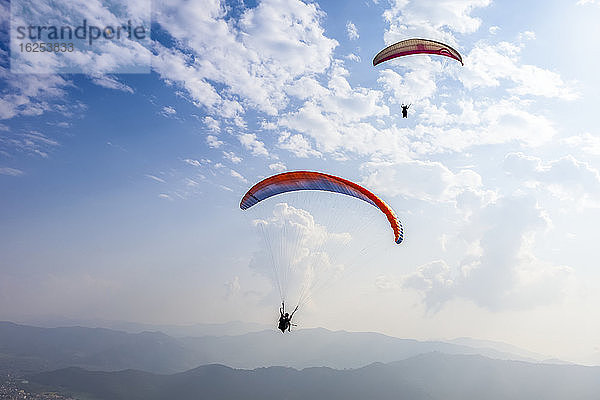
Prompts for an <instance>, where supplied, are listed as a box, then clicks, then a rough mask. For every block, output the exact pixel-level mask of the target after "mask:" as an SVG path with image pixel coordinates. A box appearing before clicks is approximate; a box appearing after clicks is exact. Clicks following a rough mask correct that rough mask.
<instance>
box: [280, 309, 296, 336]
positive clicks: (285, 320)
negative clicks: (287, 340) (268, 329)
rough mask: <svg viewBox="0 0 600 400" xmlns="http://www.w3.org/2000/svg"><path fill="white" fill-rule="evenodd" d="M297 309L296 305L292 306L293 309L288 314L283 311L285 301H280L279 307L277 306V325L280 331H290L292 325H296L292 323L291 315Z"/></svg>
mask: <svg viewBox="0 0 600 400" xmlns="http://www.w3.org/2000/svg"><path fill="white" fill-rule="evenodd" d="M297 310H298V306H296V308H294V311H292V314H291V315H290V314H288V313H286V312H285V303H284V302H281V307H279V325H278V326H277V327H278V328H279V329H280V330H281V332H283V333H285V330H286V329H287V331H288V332H291V329H292V326H296V325H294V324H292V317H293V316H294V313H295V312H296V311H297Z"/></svg>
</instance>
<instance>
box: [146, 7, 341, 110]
mask: <svg viewBox="0 0 600 400" xmlns="http://www.w3.org/2000/svg"><path fill="white" fill-rule="evenodd" d="M226 14H227V10H226V9H225V7H224V6H223V5H222V4H221V3H219V2H216V1H213V2H209V1H203V2H187V1H179V0H170V1H167V2H162V3H161V6H160V7H159V10H158V11H157V13H156V15H157V21H158V22H159V23H160V24H161V26H162V27H164V28H165V29H167V30H168V31H169V33H170V34H171V35H173V36H174V37H175V38H176V39H177V40H178V41H180V43H182V45H183V47H185V48H186V50H187V52H188V53H189V52H190V51H191V52H192V53H194V54H195V57H190V56H188V55H185V54H184V53H183V51H180V50H174V49H165V48H162V47H160V46H159V47H158V51H159V54H158V56H157V57H156V62H155V66H156V69H157V71H158V72H159V73H160V74H161V76H162V77H163V78H164V79H167V80H171V81H176V82H178V83H179V84H180V85H182V86H183V87H185V88H186V90H187V91H188V92H189V93H190V95H191V96H192V98H193V99H194V101H195V102H197V103H198V104H199V105H203V106H205V107H207V108H208V110H209V112H211V113H213V114H215V115H220V116H224V117H226V118H233V117H235V116H236V115H239V114H241V113H243V108H242V106H241V105H240V102H243V103H245V104H248V105H250V106H252V107H254V108H256V109H258V110H260V111H262V112H265V113H267V114H270V115H275V114H276V113H277V112H278V111H279V110H281V109H282V108H283V107H285V106H286V104H287V102H288V99H287V97H286V95H285V87H286V86H287V85H289V84H290V83H291V82H293V81H295V80H297V79H301V78H302V77H303V76H310V75H312V74H315V73H322V72H323V71H325V69H326V68H327V67H328V66H329V63H330V59H331V54H332V51H333V49H334V47H335V46H336V45H337V42H336V41H335V40H332V39H329V38H327V37H325V36H324V34H323V33H324V30H323V28H322V27H321V26H320V20H321V18H322V17H323V15H324V14H323V13H322V12H321V11H320V10H319V8H318V6H317V5H316V4H314V3H309V4H306V3H303V2H301V1H297V0H265V1H262V2H260V3H259V5H258V6H257V7H255V8H248V9H246V10H245V11H244V13H243V14H242V15H241V16H240V18H239V20H238V21H237V23H236V24H229V23H228V21H227V19H226V18H225V17H226ZM212 82H215V83H216V84H218V85H225V86H226V88H227V89H226V90H219V91H217V90H216V89H215V87H213V85H212ZM225 93H228V96H229V98H226V97H222V96H223V95H222V94H225ZM228 104H229V105H230V107H229V109H228V110H225V109H226V108H228V107H227V105H228Z"/></svg>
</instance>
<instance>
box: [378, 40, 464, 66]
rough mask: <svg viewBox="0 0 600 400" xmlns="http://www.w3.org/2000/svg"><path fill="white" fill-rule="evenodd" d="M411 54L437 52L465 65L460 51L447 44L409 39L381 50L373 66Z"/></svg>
mask: <svg viewBox="0 0 600 400" xmlns="http://www.w3.org/2000/svg"><path fill="white" fill-rule="evenodd" d="M411 54H436V55H440V56H446V57H450V58H453V59H455V60H456V61H458V62H460V63H461V64H462V65H464V63H463V61H462V57H461V55H460V53H459V52H458V51H456V50H454V49H453V48H452V47H450V46H448V45H447V44H444V43H441V42H436V41H435V40H429V39H407V40H402V41H400V42H398V43H394V44H392V45H390V46H388V47H386V48H385V49H383V50H381V51H380V52H379V53H377V55H376V56H375V58H373V66H375V65H377V64H381V63H382V62H384V61H387V60H391V59H393V58H397V57H403V56H407V55H411Z"/></svg>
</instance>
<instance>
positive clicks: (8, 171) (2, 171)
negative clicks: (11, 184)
mask: <svg viewBox="0 0 600 400" xmlns="http://www.w3.org/2000/svg"><path fill="white" fill-rule="evenodd" d="M23 174H24V172H23V171H21V170H20V169H16V168H8V167H0V175H9V176H19V175H23Z"/></svg>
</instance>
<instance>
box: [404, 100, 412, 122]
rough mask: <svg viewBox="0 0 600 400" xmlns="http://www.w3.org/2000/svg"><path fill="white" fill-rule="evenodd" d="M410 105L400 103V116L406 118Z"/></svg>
mask: <svg viewBox="0 0 600 400" xmlns="http://www.w3.org/2000/svg"><path fill="white" fill-rule="evenodd" d="M410 106H412V104H409V105H406V104H404V103H402V118H408V109H409V108H410Z"/></svg>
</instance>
